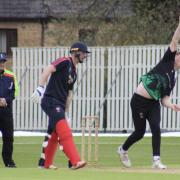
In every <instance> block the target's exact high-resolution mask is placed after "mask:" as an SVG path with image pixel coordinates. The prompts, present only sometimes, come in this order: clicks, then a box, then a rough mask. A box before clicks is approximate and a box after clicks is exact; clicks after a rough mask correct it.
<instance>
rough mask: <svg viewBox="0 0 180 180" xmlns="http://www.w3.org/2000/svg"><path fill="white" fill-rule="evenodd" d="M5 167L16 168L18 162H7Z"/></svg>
mask: <svg viewBox="0 0 180 180" xmlns="http://www.w3.org/2000/svg"><path fill="white" fill-rule="evenodd" d="M5 167H7V168H16V164H15V163H14V161H11V162H9V163H7V164H5Z"/></svg>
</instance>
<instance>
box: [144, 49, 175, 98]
mask: <svg viewBox="0 0 180 180" xmlns="http://www.w3.org/2000/svg"><path fill="white" fill-rule="evenodd" d="M175 55H176V51H175V52H171V50H170V48H168V49H167V51H166V52H165V54H164V56H163V58H162V59H161V61H160V62H159V63H158V64H157V65H156V66H155V67H154V68H153V69H152V70H150V71H149V72H148V73H147V74H145V75H143V76H142V77H141V81H142V83H143V85H144V87H145V89H146V90H147V92H148V93H149V95H150V96H151V97H152V98H153V99H155V100H159V99H161V98H163V97H164V96H170V93H171V91H172V90H173V88H174V85H175V70H174V61H175Z"/></svg>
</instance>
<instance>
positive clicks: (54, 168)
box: [45, 165, 58, 170]
mask: <svg viewBox="0 0 180 180" xmlns="http://www.w3.org/2000/svg"><path fill="white" fill-rule="evenodd" d="M45 169H53V170H57V169H58V167H56V166H54V165H50V166H49V167H45Z"/></svg>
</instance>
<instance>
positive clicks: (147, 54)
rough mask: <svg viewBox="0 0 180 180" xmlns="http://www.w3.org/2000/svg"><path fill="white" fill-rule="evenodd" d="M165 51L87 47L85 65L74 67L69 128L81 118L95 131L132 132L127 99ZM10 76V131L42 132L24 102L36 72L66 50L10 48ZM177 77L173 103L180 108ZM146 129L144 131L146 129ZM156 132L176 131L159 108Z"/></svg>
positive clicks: (41, 118) (43, 124) (33, 108)
mask: <svg viewBox="0 0 180 180" xmlns="http://www.w3.org/2000/svg"><path fill="white" fill-rule="evenodd" d="M166 49H167V46H165V45H160V46H154V45H152V46H122V47H106V48H104V47H92V48H91V52H92V53H91V55H90V57H89V58H88V61H87V62H86V63H84V64H79V65H78V71H77V74H78V79H77V82H76V85H75V87H74V99H73V103H72V107H71V112H70V113H71V116H72V118H73V120H72V124H71V126H72V129H73V130H74V131H80V130H81V118H82V116H84V115H97V114H98V115H99V117H100V131H104V130H106V131H108V132H118V131H121V130H124V129H125V130H129V131H131V130H133V123H132V117H131V110H130V99H131V96H132V94H133V92H134V90H135V89H136V86H137V84H138V81H139V78H140V76H141V75H142V74H144V73H145V72H147V71H148V70H150V69H151V68H152V67H153V66H154V65H155V64H156V63H157V62H158V61H159V59H160V58H161V57H162V56H163V54H164V52H165V50H166ZM12 51H13V71H14V73H15V74H16V75H17V79H18V80H19V81H20V93H19V95H18V97H17V99H16V100H15V102H14V126H15V129H16V130H45V129H46V128H47V117H46V115H45V114H44V113H43V112H42V111H41V108H40V105H37V104H34V103H33V102H32V101H31V99H30V97H31V95H32V93H33V90H34V89H35V88H36V87H37V85H38V79H39V76H40V74H41V72H42V69H43V68H44V67H45V66H46V65H48V64H49V63H50V62H51V61H53V60H55V59H56V58H58V57H62V56H68V55H69V54H68V52H69V48H66V47H59V48H13V49H12ZM179 96H180V78H178V79H177V84H176V86H175V88H174V91H173V99H172V100H173V102H176V103H180V98H179ZM148 128H149V127H148V126H147V129H148ZM161 128H163V129H166V130H173V131H176V130H180V115H179V113H176V112H172V111H171V110H167V109H166V108H163V109H162V121H161Z"/></svg>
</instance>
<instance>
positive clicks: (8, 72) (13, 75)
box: [4, 69, 19, 97]
mask: <svg viewBox="0 0 180 180" xmlns="http://www.w3.org/2000/svg"><path fill="white" fill-rule="evenodd" d="M4 72H5V73H6V74H9V75H10V76H12V77H13V79H14V87H15V94H14V96H15V97H17V95H18V93H19V85H18V82H17V79H16V75H15V74H14V73H13V72H12V71H10V70H7V69H5V70H4Z"/></svg>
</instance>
